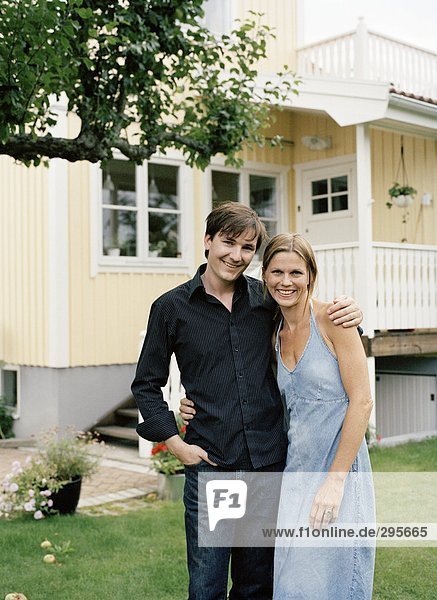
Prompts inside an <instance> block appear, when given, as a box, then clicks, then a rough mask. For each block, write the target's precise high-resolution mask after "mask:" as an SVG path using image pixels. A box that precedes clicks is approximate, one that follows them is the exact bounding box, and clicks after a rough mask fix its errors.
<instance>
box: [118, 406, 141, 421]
mask: <svg viewBox="0 0 437 600" xmlns="http://www.w3.org/2000/svg"><path fill="white" fill-rule="evenodd" d="M117 415H120V416H121V417H129V418H130V419H137V418H138V409H136V408H119V409H118V410H117Z"/></svg>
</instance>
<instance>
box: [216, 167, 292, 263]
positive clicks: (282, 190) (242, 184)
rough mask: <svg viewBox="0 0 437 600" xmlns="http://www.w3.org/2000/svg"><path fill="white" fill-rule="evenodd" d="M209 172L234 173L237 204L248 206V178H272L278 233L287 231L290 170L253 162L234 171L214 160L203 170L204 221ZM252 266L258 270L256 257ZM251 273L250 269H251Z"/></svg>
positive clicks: (258, 261)
mask: <svg viewBox="0 0 437 600" xmlns="http://www.w3.org/2000/svg"><path fill="white" fill-rule="evenodd" d="M211 171H225V172H227V173H235V174H237V175H239V176H240V178H239V202H241V203H242V204H245V205H246V206H250V198H249V190H250V185H249V176H250V175H260V176H261V177H272V178H274V179H275V180H276V209H277V223H278V233H280V232H282V231H285V230H286V229H288V180H287V177H288V172H289V171H290V168H289V167H288V166H286V165H276V164H271V163H258V162H253V161H245V163H244V165H243V167H241V169H235V168H232V167H228V166H225V161H224V159H220V158H215V159H213V161H212V162H211V165H210V166H209V167H208V168H207V169H206V170H205V174H206V177H205V188H204V197H205V203H204V216H205V219H206V217H207V216H208V214H209V213H210V211H211V209H212V202H211V197H212V175H211ZM252 264H253V265H254V266H255V267H256V268H258V267H259V266H260V264H261V261H260V259H259V257H258V256H257V255H256V256H255V257H254V259H253V261H252ZM251 271H252V269H251Z"/></svg>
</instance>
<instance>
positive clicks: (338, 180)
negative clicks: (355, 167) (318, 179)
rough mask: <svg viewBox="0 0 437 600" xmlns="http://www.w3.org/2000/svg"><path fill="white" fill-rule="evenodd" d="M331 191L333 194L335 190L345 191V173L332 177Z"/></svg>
mask: <svg viewBox="0 0 437 600" xmlns="http://www.w3.org/2000/svg"><path fill="white" fill-rule="evenodd" d="M331 192H332V193H333V194H335V193H337V192H347V175H341V177H333V178H332V179H331Z"/></svg>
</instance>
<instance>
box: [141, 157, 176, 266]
mask: <svg viewBox="0 0 437 600" xmlns="http://www.w3.org/2000/svg"><path fill="white" fill-rule="evenodd" d="M148 217H149V218H148V221H149V226H148V237H149V242H148V253H149V256H161V257H170V258H177V257H180V256H181V243H180V241H181V239H180V238H181V236H180V231H181V223H180V221H181V211H180V199H179V167H175V166H172V165H160V164H153V163H151V164H149V172H148Z"/></svg>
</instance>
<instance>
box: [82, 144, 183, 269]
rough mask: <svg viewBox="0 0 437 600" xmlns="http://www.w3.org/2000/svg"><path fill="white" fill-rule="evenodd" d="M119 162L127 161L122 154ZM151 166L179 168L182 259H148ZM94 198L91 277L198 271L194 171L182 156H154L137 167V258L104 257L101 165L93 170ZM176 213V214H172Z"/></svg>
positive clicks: (92, 203) (91, 171) (118, 158)
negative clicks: (195, 251)
mask: <svg viewBox="0 0 437 600" xmlns="http://www.w3.org/2000/svg"><path fill="white" fill-rule="evenodd" d="M113 158H114V159H115V160H127V159H126V157H124V156H123V155H122V154H121V153H119V152H115V151H114V155H113ZM148 163H155V164H163V165H169V166H175V167H178V191H179V209H178V211H174V212H178V213H179V214H180V236H181V239H180V244H181V246H180V247H181V257H180V258H170V257H161V256H157V257H151V256H147V255H146V248H147V247H148V214H149V207H148V197H147V191H148V184H147V181H148V177H147V175H148ZM90 188H91V189H90V198H91V202H90V205H91V228H90V231H91V265H90V271H91V276H92V277H95V276H96V275H97V274H98V273H116V272H120V271H126V272H132V271H134V272H135V271H139V272H151V273H156V272H159V273H187V272H189V273H191V272H192V271H193V268H194V248H193V244H192V240H193V236H194V232H193V231H192V227H193V222H194V215H193V210H194V209H193V170H192V169H191V168H190V167H188V165H187V164H186V163H185V161H184V160H183V158H181V156H180V155H179V154H173V155H168V154H167V155H161V154H156V155H154V156H153V157H152V158H151V159H150V160H149V161H144V163H143V164H142V165H136V167H135V189H136V195H137V211H136V212H137V256H107V255H104V254H103V230H102V210H103V189H102V171H101V168H100V164H93V165H91V166H90ZM172 212H173V211H172Z"/></svg>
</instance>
